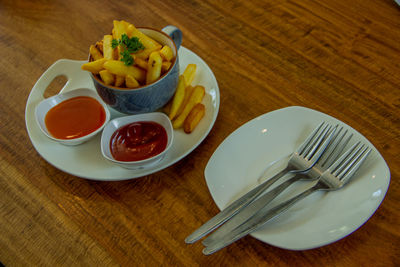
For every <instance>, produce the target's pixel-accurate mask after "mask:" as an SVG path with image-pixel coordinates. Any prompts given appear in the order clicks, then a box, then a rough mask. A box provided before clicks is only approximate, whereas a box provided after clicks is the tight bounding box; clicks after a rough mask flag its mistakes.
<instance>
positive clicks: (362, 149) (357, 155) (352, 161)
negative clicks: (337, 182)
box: [336, 145, 368, 179]
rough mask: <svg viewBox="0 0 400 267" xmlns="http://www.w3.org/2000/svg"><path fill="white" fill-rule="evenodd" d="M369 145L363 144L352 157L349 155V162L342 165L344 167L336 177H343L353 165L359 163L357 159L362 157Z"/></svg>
mask: <svg viewBox="0 0 400 267" xmlns="http://www.w3.org/2000/svg"><path fill="white" fill-rule="evenodd" d="M367 149H368V147H366V146H364V145H362V146H361V147H360V148H358V149H357V151H356V152H355V153H353V155H351V157H349V162H348V163H347V164H346V166H342V168H341V169H340V170H339V172H338V174H337V175H336V177H338V178H339V179H342V178H343V177H344V176H345V175H346V174H347V172H348V171H349V170H350V169H351V168H352V167H353V165H354V164H356V163H357V161H358V160H359V159H360V157H361V156H362V155H363V154H364V152H365V151H367Z"/></svg>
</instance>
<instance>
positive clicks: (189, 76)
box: [182, 64, 197, 85]
mask: <svg viewBox="0 0 400 267" xmlns="http://www.w3.org/2000/svg"><path fill="white" fill-rule="evenodd" d="M196 68H197V67H196V64H189V65H187V67H186V69H185V71H184V72H183V74H182V75H183V76H184V77H185V80H186V84H187V85H191V84H192V82H193V80H194V76H195V75H196Z"/></svg>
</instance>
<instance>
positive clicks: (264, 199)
mask: <svg viewBox="0 0 400 267" xmlns="http://www.w3.org/2000/svg"><path fill="white" fill-rule="evenodd" d="M301 178H302V175H300V174H296V175H295V176H293V177H292V178H290V179H289V180H287V181H285V182H283V183H281V184H280V185H278V186H277V187H275V188H274V189H272V190H271V191H268V192H267V193H265V194H264V195H262V196H261V197H259V198H258V199H257V200H255V201H253V202H252V203H250V204H249V205H248V206H247V207H246V208H244V209H243V210H242V211H240V212H239V213H237V214H236V215H235V217H234V218H232V219H230V220H229V221H227V222H226V223H225V224H224V225H222V226H221V227H220V228H218V230H216V231H215V232H214V233H212V234H211V235H209V236H208V237H207V238H206V239H204V240H203V241H202V244H203V245H204V246H206V247H207V246H210V245H212V244H213V243H215V242H217V241H218V240H220V239H222V238H223V237H224V236H225V235H227V234H228V233H230V232H231V231H232V230H233V229H235V228H236V227H238V226H240V225H241V224H243V223H244V222H246V221H248V220H249V219H250V218H252V217H253V216H254V215H255V214H257V212H258V211H260V210H261V209H264V207H265V206H267V205H268V204H269V203H270V202H271V201H272V200H274V199H275V198H276V197H277V196H278V195H279V194H280V193H282V192H283V191H284V190H285V189H286V188H288V187H289V186H290V185H291V184H293V183H295V182H297V181H298V180H300V179H301ZM264 210H265V209H264Z"/></svg>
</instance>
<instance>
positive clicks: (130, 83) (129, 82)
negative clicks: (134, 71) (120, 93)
mask: <svg viewBox="0 0 400 267" xmlns="http://www.w3.org/2000/svg"><path fill="white" fill-rule="evenodd" d="M125 84H126V87H128V88H136V87H139V86H140V84H139V83H138V81H137V80H136V79H135V78H134V77H132V75H129V74H128V75H126V77H125Z"/></svg>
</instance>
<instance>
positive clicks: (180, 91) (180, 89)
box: [168, 75, 186, 120]
mask: <svg viewBox="0 0 400 267" xmlns="http://www.w3.org/2000/svg"><path fill="white" fill-rule="evenodd" d="M185 88H186V82H185V77H183V75H180V76H179V80H178V86H177V87H176V91H175V95H174V98H173V99H172V106H171V110H170V113H169V115H168V117H169V119H170V120H173V119H174V118H175V117H176V115H177V112H178V110H179V107H180V106H181V105H182V103H183V99H184V98H185Z"/></svg>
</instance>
